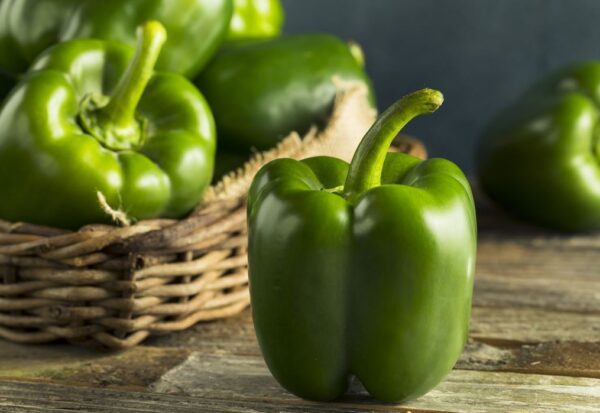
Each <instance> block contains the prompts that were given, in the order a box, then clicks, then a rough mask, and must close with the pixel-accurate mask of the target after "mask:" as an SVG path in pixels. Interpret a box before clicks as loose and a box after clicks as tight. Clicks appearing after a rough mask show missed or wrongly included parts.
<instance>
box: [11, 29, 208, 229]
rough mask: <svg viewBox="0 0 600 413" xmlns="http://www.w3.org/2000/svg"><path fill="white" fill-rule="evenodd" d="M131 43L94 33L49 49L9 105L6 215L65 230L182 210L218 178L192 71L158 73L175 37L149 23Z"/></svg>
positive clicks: (205, 109)
mask: <svg viewBox="0 0 600 413" xmlns="http://www.w3.org/2000/svg"><path fill="white" fill-rule="evenodd" d="M138 36H139V43H138V48H137V50H136V52H135V55H134V56H133V59H132V50H131V49H130V48H129V46H126V45H123V44H120V43H114V42H105V41H100V40H92V39H80V40H73V41H70V42H66V43H61V44H59V45H56V46H55V47H53V48H51V49H49V50H48V51H47V52H45V53H44V54H43V55H41V56H40V58H39V59H38V60H37V62H36V63H34V65H33V67H32V70H30V71H29V72H28V73H27V74H26V76H25V77H24V79H23V80H22V81H21V82H20V83H19V85H18V86H17V87H16V88H15V89H14V90H13V92H12V93H11V94H10V96H9V97H8V99H7V100H6V102H5V103H4V106H3V108H2V111H1V112H0V199H2V202H0V219H4V220H8V221H27V222H31V223H36V224H44V225H51V226H57V227H64V228H72V229H75V228H78V227H80V226H82V225H85V224H90V223H98V222H111V220H110V217H109V215H108V214H107V213H105V212H104V211H103V209H102V208H101V207H100V203H99V196H100V195H99V194H102V196H104V198H105V199H106V202H107V203H108V205H109V206H110V207H111V208H112V209H114V210H117V209H119V210H121V211H122V212H124V213H125V214H126V215H127V216H128V217H129V218H130V219H133V220H136V219H143V218H151V217H159V216H162V217H180V216H182V215H184V214H186V213H187V212H189V211H190V210H191V209H192V208H193V207H194V206H195V205H196V204H197V202H198V201H199V199H200V197H201V195H202V192H203V191H204V189H205V188H206V187H207V186H208V184H209V183H210V180H211V177H212V169H213V162H214V152H215V128H214V120H213V118H212V114H211V112H210V109H209V107H208V105H207V104H206V101H205V100H204V98H203V97H202V95H201V94H200V92H199V91H198V90H197V89H196V87H195V86H194V85H193V84H192V83H191V82H190V81H189V80H187V79H186V78H184V77H183V76H181V75H178V74H174V73H162V72H154V70H153V66H154V63H155V62H156V59H157V58H158V55H159V52H160V48H161V45H162V43H163V42H164V40H165V36H166V34H165V31H164V28H163V27H162V26H161V25H160V23H158V22H155V21H154V22H149V23H146V24H144V25H143V26H142V27H141V28H140V29H139V32H138Z"/></svg>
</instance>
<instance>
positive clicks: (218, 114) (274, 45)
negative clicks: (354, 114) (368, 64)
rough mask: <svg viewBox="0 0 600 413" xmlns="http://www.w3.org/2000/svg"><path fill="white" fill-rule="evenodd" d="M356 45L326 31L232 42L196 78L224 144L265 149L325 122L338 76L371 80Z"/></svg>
mask: <svg viewBox="0 0 600 413" xmlns="http://www.w3.org/2000/svg"><path fill="white" fill-rule="evenodd" d="M354 50H356V49H355V45H353V46H349V45H348V44H346V43H344V42H342V41H341V40H339V39H337V38H336V37H333V36H330V35H323V34H312V35H294V36H287V37H280V38H277V39H273V40H254V41H253V40H250V41H239V42H233V43H229V44H228V45H227V46H226V47H224V48H223V49H222V50H221V51H220V52H219V53H218V54H217V56H216V57H215V58H214V59H213V60H212V61H211V63H210V64H209V65H208V66H207V67H206V69H205V70H204V71H203V72H202V75H201V76H200V77H199V78H198V81H197V82H196V84H197V85H198V86H199V88H200V90H202V92H203V93H204V94H205V96H206V99H207V100H208V102H209V104H210V107H211V108H212V110H213V113H214V115H215V120H216V123H217V131H218V134H219V148H223V149H227V150H230V151H238V152H248V151H249V150H250V149H252V148H254V149H258V150H265V149H268V148H271V147H273V146H275V145H276V144H277V143H278V142H279V141H280V140H281V139H282V138H283V137H285V136H286V135H287V134H289V133H290V132H292V131H297V132H299V133H301V134H302V133H304V132H306V131H308V129H309V128H310V127H311V126H312V125H320V124H323V123H325V122H326V120H327V118H328V117H329V114H330V112H331V109H332V106H333V102H334V98H335V95H336V92H337V91H338V87H337V86H336V84H335V82H334V80H333V79H334V78H335V77H338V78H339V79H343V80H346V81H356V82H362V83H365V84H367V85H370V81H369V79H368V77H367V75H366V73H365V71H364V68H363V66H362V62H361V61H360V59H357V57H356V55H355V54H353V51H354ZM371 98H372V96H371ZM249 102H252V104H249Z"/></svg>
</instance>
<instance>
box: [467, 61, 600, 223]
mask: <svg viewBox="0 0 600 413" xmlns="http://www.w3.org/2000/svg"><path fill="white" fill-rule="evenodd" d="M599 104H600V62H585V63H579V64H575V65H573V66H570V67H567V68H564V69H562V70H560V71H558V72H556V73H554V74H552V75H550V76H549V77H548V78H546V79H544V80H542V81H541V82H540V83H538V84H537V85H535V86H534V87H533V88H532V89H531V90H530V91H528V92H527V93H526V94H525V95H524V96H522V97H521V98H519V99H518V100H517V102H516V103H514V104H513V105H512V106H510V107H508V108H507V109H505V110H504V111H503V112H501V113H500V114H499V115H498V116H497V118H496V119H495V120H494V121H493V122H492V123H491V124H490V125H489V126H488V128H487V130H486V132H485V134H484V137H483V139H482V141H481V143H480V146H479V151H478V156H477V168H478V177H479V180H480V182H481V186H482V188H483V190H484V191H485V192H486V193H487V194H489V195H490V196H491V197H492V198H493V199H494V200H496V201H497V202H498V203H499V204H501V205H503V206H505V207H506V208H507V209H509V210H510V211H512V212H513V213H514V214H515V215H517V216H519V217H522V218H524V219H526V220H529V221H530V222H532V223H536V224H539V225H541V226H545V227H548V228H551V229H557V230H562V231H586V230H594V229H600V133H599V131H600V129H599V128H598V124H599V122H600V116H599V115H600V112H599V110H598V107H599V106H598V105H599Z"/></svg>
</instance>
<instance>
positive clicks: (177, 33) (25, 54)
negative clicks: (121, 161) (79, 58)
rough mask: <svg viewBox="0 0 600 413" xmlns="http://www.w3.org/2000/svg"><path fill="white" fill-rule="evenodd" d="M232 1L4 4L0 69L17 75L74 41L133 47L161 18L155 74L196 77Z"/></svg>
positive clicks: (221, 32) (17, 0) (16, 0)
mask: <svg viewBox="0 0 600 413" xmlns="http://www.w3.org/2000/svg"><path fill="white" fill-rule="evenodd" d="M232 13H233V2H232V0H85V1H81V0H3V1H2V3H1V4H0V68H1V69H3V70H5V71H7V72H9V73H12V74H19V73H22V72H24V71H26V70H27V68H28V67H29V65H30V64H31V62H33V60H34V59H35V58H36V57H37V56H38V55H39V54H40V53H41V52H42V51H43V50H44V49H46V48H47V47H49V46H51V45H53V44H55V43H58V42H63V41H66V40H71V39H76V38H97V39H102V40H116V41H121V42H125V43H127V44H130V45H132V46H133V45H135V41H136V40H135V29H136V27H137V26H138V25H140V24H142V23H143V22H145V21H148V20H159V21H160V22H161V23H162V24H163V25H164V26H165V27H166V29H167V32H168V33H169V39H168V40H167V42H166V44H165V47H164V50H163V52H162V53H161V56H160V58H159V60H158V63H157V69H158V70H164V71H169V72H176V73H181V74H184V75H186V76H188V77H193V76H195V75H196V74H197V73H198V72H199V71H200V70H201V69H202V67H203V66H204V64H205V63H206V62H207V61H208V59H210V57H211V56H212V55H213V53H214V52H215V51H216V50H217V48H218V47H219V46H220V45H221V42H222V41H223V40H224V39H225V37H226V35H227V32H228V29H229V22H230V20H231V16H232Z"/></svg>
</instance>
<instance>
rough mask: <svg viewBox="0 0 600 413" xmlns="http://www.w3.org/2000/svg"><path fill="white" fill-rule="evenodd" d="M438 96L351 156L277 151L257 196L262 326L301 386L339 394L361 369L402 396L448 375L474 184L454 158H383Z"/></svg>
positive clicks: (280, 375)
mask: <svg viewBox="0 0 600 413" xmlns="http://www.w3.org/2000/svg"><path fill="white" fill-rule="evenodd" d="M442 99H443V98H442V95H441V93H439V92H437V91H433V90H429V89H425V90H422V91H419V92H415V93H414V94H412V95H409V96H407V97H405V98H404V99H402V100H400V101H399V102H397V103H396V104H395V105H394V106H392V107H391V108H390V109H389V110H388V111H386V112H385V113H384V114H383V115H382V116H381V117H380V118H379V120H378V121H377V122H376V123H375V124H374V126H373V127H372V128H371V130H370V131H369V132H368V133H367V135H366V136H365V138H364V139H363V141H362V143H361V144H360V146H359V147H358V149H357V152H356V153H355V155H354V158H353V160H352V163H351V164H350V165H348V164H347V163H346V162H344V161H341V160H338V159H335V158H329V157H317V158H310V159H306V160H303V161H295V160H291V159H279V160H275V161H273V162H271V163H269V164H267V165H266V166H265V167H263V168H262V169H261V170H260V172H259V173H258V174H257V176H256V177H255V180H254V182H253V184H252V187H251V190H250V194H249V200H248V218H249V264H250V266H249V270H250V293H251V300H252V311H253V318H254V325H255V329H256V335H257V337H258V341H259V344H260V347H261V349H262V353H263V355H264V358H265V360H266V363H267V365H268V367H269V369H270V370H271V372H272V373H273V375H274V377H275V378H276V379H277V380H278V381H279V383H281V385H282V386H283V387H285V388H286V389H288V390H289V391H291V392H292V393H294V394H296V395H298V396H300V397H303V398H308V399H314V400H331V399H335V398H337V397H339V396H340V395H342V394H343V393H344V391H345V390H346V388H347V386H348V381H349V377H350V376H352V375H355V376H357V377H358V378H359V379H360V380H361V382H362V383H363V384H364V386H365V387H366V389H367V390H368V391H369V393H371V394H372V395H373V396H374V397H376V398H378V399H381V400H384V401H403V400H407V399H411V398H414V397H417V396H419V395H422V394H424V393H426V392H427V391H429V390H430V389H432V388H433V387H434V386H435V385H437V384H438V383H439V382H440V381H441V380H442V378H443V377H444V376H445V375H446V374H447V373H448V371H449V370H450V369H451V368H452V366H453V365H454V363H455V362H456V360H457V358H458V356H459V354H460V353H461V351H462V349H463V346H464V344H465V341H466V338H467V330H468V322H469V316H470V308H471V296H472V290H473V271H474V264H475V253H476V251H475V250H476V218H475V210H474V204H473V197H472V195H471V190H470V187H469V184H468V182H467V180H466V178H465V176H464V175H463V173H462V172H461V171H460V169H459V168H458V167H457V166H456V165H454V164H453V163H452V162H450V161H447V160H444V159H431V160H426V161H421V160H420V159H417V158H414V157H411V156H409V155H406V154H399V153H390V154H387V155H386V152H387V149H388V148H389V145H390V143H391V142H392V140H393V139H394V137H395V136H396V134H397V132H398V131H399V130H400V129H401V128H402V127H403V126H404V125H405V124H406V123H407V122H408V121H410V119H412V118H413V117H415V116H417V115H419V114H423V113H430V112H433V111H434V110H435V109H436V108H437V107H438V106H439V105H440V104H441V103H442Z"/></svg>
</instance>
